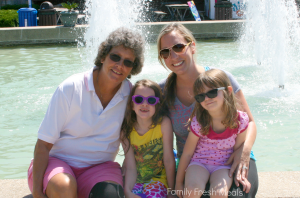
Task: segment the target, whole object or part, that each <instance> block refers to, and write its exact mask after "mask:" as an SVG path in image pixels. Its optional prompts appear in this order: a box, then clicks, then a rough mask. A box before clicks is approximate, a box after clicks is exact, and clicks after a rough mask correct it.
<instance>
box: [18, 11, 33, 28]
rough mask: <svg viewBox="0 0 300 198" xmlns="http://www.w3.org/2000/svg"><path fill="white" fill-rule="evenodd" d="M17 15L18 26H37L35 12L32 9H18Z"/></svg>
mask: <svg viewBox="0 0 300 198" xmlns="http://www.w3.org/2000/svg"><path fill="white" fill-rule="evenodd" d="M18 14H19V26H20V27H27V26H37V19H36V17H37V10H36V9H34V8H20V9H19V10H18Z"/></svg>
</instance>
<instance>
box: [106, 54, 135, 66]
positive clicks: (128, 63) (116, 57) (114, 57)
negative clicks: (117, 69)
mask: <svg viewBox="0 0 300 198" xmlns="http://www.w3.org/2000/svg"><path fill="white" fill-rule="evenodd" d="M109 58H110V60H112V61H114V62H119V61H120V60H121V59H122V58H121V56H119V55H117V54H113V53H111V54H109ZM123 64H124V65H125V66H126V67H133V66H134V65H135V64H134V62H132V61H130V60H127V59H125V60H124V61H123Z"/></svg>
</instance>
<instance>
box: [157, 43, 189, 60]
mask: <svg viewBox="0 0 300 198" xmlns="http://www.w3.org/2000/svg"><path fill="white" fill-rule="evenodd" d="M191 43H192V42H189V43H188V44H182V43H178V44H176V45H173V46H172V47H169V48H165V49H162V50H160V52H159V55H160V57H162V58H163V59H168V58H169V56H170V53H171V49H172V50H173V51H174V52H175V53H176V54H180V53H183V51H184V49H185V47H186V46H188V45H189V44H191Z"/></svg>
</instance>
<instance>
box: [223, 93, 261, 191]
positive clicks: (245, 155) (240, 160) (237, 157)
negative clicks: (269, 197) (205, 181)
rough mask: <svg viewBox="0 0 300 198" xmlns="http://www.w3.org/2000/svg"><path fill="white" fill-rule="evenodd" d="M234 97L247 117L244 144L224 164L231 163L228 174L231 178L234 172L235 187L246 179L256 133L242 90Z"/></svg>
mask: <svg viewBox="0 0 300 198" xmlns="http://www.w3.org/2000/svg"><path fill="white" fill-rule="evenodd" d="M235 96H236V98H237V100H238V103H239V105H240V108H239V110H241V111H244V112H246V113H247V114H248V117H249V124H248V128H247V135H246V140H245V142H244V144H242V145H241V146H240V147H239V148H238V149H237V150H235V151H234V152H233V154H232V155H231V156H230V158H229V159H228V161H227V162H226V164H231V163H232V162H233V163H232V166H231V169H230V172H229V176H230V177H232V175H233V172H234V171H235V170H236V175H235V183H236V185H237V186H239V182H242V180H243V179H245V178H247V177H248V169H249V161H250V153H251V149H252V146H253V144H254V142H255V138H256V133H257V132H256V125H255V122H254V118H253V116H252V114H251V111H250V108H249V106H248V104H247V101H246V99H245V96H244V94H243V92H242V90H239V91H238V92H237V93H236V94H235ZM242 167H247V169H246V168H243V169H242Z"/></svg>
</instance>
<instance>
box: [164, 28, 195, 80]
mask: <svg viewBox="0 0 300 198" xmlns="http://www.w3.org/2000/svg"><path fill="white" fill-rule="evenodd" d="M160 42H161V44H160V49H165V48H171V47H172V46H174V45H176V44H179V43H181V44H188V43H189V42H188V41H187V40H186V39H185V38H184V37H183V36H182V35H181V34H180V33H179V32H178V31H172V32H170V33H168V34H165V35H163V36H162V37H161V40H160ZM194 53H195V43H194V42H192V43H191V44H190V45H188V46H186V47H185V49H184V50H183V51H182V53H176V52H174V50H172V49H171V51H170V55H169V57H168V58H167V59H164V62H165V65H166V66H167V67H168V68H169V69H170V70H171V71H173V72H174V73H176V74H177V75H180V74H184V73H185V72H187V71H188V70H189V69H190V68H191V67H193V66H194V67H195V66H196V65H195V63H194V60H193V54H194Z"/></svg>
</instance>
